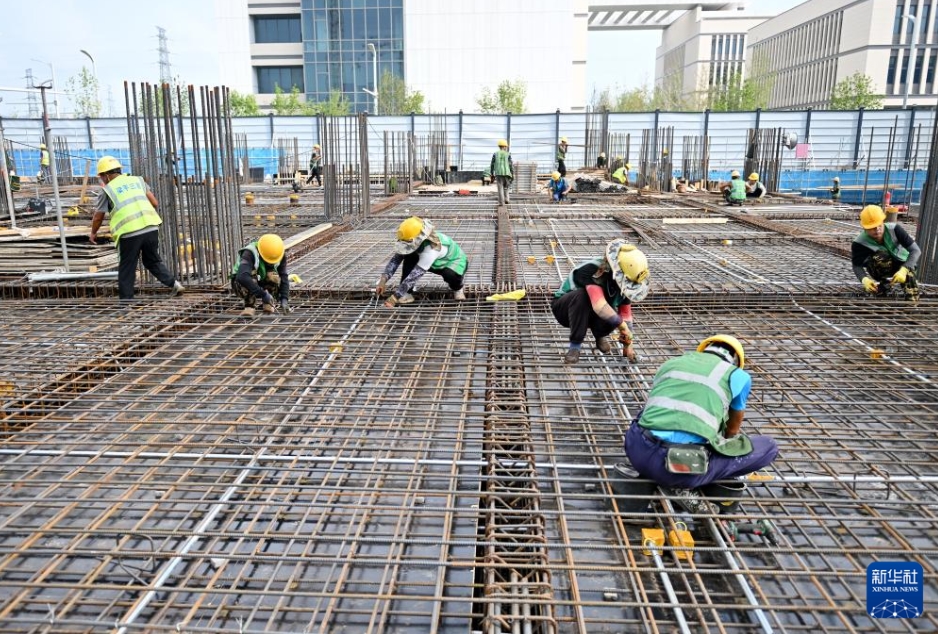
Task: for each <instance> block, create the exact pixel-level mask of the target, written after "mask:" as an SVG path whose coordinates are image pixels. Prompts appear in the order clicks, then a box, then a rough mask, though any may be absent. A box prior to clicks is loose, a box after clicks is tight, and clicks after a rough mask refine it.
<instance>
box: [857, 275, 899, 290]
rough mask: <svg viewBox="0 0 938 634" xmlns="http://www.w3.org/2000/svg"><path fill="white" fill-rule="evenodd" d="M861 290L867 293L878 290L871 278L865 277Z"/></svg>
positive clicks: (877, 285)
mask: <svg viewBox="0 0 938 634" xmlns="http://www.w3.org/2000/svg"><path fill="white" fill-rule="evenodd" d="M897 275H898V274H897ZM863 288H865V289H866V292H867V293H875V292H876V291H878V290H879V284H878V283H877V282H876V280H874V279H873V278H872V277H869V276H867V277H864V278H863Z"/></svg>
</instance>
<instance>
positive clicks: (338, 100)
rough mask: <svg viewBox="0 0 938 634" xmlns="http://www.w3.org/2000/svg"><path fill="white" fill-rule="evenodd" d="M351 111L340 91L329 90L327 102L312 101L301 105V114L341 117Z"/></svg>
mask: <svg viewBox="0 0 938 634" xmlns="http://www.w3.org/2000/svg"><path fill="white" fill-rule="evenodd" d="M351 109H352V105H351V103H349V100H348V99H347V98H346V96H345V94H344V93H343V92H342V91H341V90H330V91H329V99H328V101H313V102H307V103H305V104H303V114H308V115H319V114H321V115H325V116H327V117H343V116H345V115H347V114H348V113H349V112H350V111H351Z"/></svg>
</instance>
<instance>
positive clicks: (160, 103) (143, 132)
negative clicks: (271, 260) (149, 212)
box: [124, 82, 243, 284]
mask: <svg viewBox="0 0 938 634" xmlns="http://www.w3.org/2000/svg"><path fill="white" fill-rule="evenodd" d="M124 96H125V100H126V105H127V132H128V137H129V139H130V161H131V166H130V167H131V171H132V173H133V174H135V175H137V176H143V177H144V178H145V179H146V181H147V183H148V184H149V185H150V188H151V189H152V190H153V192H154V193H155V195H156V198H157V200H158V201H159V203H160V204H159V214H160V217H161V218H162V219H163V226H162V231H161V236H160V250H161V253H162V256H163V259H164V260H165V261H166V262H167V264H168V265H169V267H170V269H171V270H172V271H173V274H174V275H175V276H176V277H177V278H183V279H186V280H189V281H193V282H195V281H198V282H201V283H206V284H208V283H215V284H219V283H221V284H223V283H225V282H227V280H228V274H229V272H230V267H231V262H232V260H233V258H234V257H235V254H236V253H237V251H238V249H239V248H241V247H242V246H243V243H242V233H241V200H240V196H239V191H238V166H237V163H236V161H235V146H234V138H233V136H232V132H231V119H230V118H229V117H228V115H227V113H228V112H229V111H230V110H229V107H228V89H227V88H224V87H221V88H217V87H216V88H209V87H207V86H202V87H200V88H199V89H198V90H196V89H195V88H194V87H193V86H188V87H187V89H186V91H185V92H183V90H182V88H181V87H178V86H177V87H176V88H175V94H174V91H173V89H172V87H171V86H170V85H169V84H163V85H162V86H158V85H155V84H149V83H141V84H139V85H138V84H136V83H129V82H124ZM126 167H127V166H125V169H126Z"/></svg>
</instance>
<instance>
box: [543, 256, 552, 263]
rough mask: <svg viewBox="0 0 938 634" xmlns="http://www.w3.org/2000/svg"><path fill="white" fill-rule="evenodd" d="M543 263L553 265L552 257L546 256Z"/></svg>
mask: <svg viewBox="0 0 938 634" xmlns="http://www.w3.org/2000/svg"><path fill="white" fill-rule="evenodd" d="M544 261H545V262H547V263H548V264H553V263H554V256H552V255H548V256H547V257H545V258H544Z"/></svg>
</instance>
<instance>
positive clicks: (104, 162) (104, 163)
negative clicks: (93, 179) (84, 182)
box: [98, 156, 123, 176]
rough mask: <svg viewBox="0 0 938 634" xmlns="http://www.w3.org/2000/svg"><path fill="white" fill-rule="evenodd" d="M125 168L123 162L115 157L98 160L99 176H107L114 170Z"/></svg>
mask: <svg viewBox="0 0 938 634" xmlns="http://www.w3.org/2000/svg"><path fill="white" fill-rule="evenodd" d="M122 167H123V166H122V165H121V162H120V161H118V160H117V159H116V158H114V157H113V156H102V157H101V158H99V159H98V175H99V176H100V175H101V174H106V173H107V172H110V171H112V170H119V169H121V168H122Z"/></svg>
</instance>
